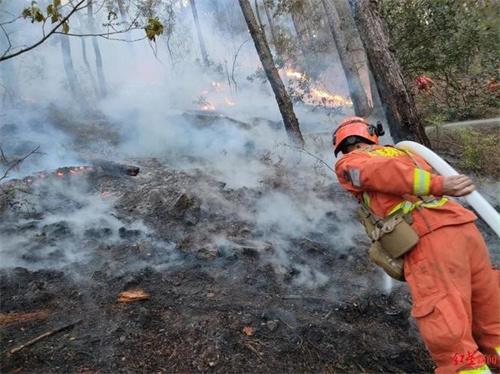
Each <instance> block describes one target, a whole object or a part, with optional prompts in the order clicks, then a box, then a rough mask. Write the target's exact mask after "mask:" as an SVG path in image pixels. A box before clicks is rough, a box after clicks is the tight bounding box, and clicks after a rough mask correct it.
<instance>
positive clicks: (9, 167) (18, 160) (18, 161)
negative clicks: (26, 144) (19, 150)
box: [0, 146, 40, 181]
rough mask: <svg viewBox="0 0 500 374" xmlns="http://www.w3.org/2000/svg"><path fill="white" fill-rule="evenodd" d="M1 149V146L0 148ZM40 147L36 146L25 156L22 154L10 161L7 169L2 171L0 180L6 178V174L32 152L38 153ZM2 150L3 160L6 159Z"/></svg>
mask: <svg viewBox="0 0 500 374" xmlns="http://www.w3.org/2000/svg"><path fill="white" fill-rule="evenodd" d="M0 149H1V148H0ZM39 149H40V146H37V147H36V148H35V149H33V150H32V151H31V152H30V153H28V154H27V155H26V156H23V157H21V158H19V159H17V160H14V161H12V162H11V163H10V165H9V166H8V167H7V169H6V170H5V172H4V173H3V175H2V176H1V177H0V181H1V180H3V179H5V178H7V176H8V175H9V172H10V171H11V170H12V169H14V168H16V167H18V166H19V165H21V164H22V163H23V162H24V160H26V159H27V158H28V157H30V156H31V155H32V154H35V153H39V152H38V150H39ZM1 152H2V158H3V159H4V160H6V158H5V154H4V153H3V150H2V151H1Z"/></svg>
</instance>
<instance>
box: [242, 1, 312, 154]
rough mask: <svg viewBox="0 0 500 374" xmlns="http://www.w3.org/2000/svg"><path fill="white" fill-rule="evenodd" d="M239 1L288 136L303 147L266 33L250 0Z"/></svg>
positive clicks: (290, 102) (290, 103)
mask: <svg viewBox="0 0 500 374" xmlns="http://www.w3.org/2000/svg"><path fill="white" fill-rule="evenodd" d="M239 2H240V7H241V11H242V12H243V16H244V17H245V21H246V23H247V25H248V30H249V32H250V35H251V36H252V39H253V42H254V44H255V49H256V50H257V53H258V55H259V58H260V61H261V63H262V67H263V68H264V71H265V73H266V76H267V79H268V80H269V83H270V84H271V87H272V89H273V92H274V96H275V97H276V101H277V103H278V107H279V110H280V112H281V116H282V117H283V123H284V125H285V130H286V132H287V134H288V137H289V139H290V140H291V141H292V142H293V143H295V144H296V145H298V146H299V147H303V146H304V139H303V138H302V134H301V132H300V127H299V121H298V120H297V117H296V116H295V112H294V111H293V105H292V101H291V100H290V97H289V96H288V93H287V92H286V89H285V85H284V84H283V81H282V80H281V77H280V76H279V73H278V69H276V65H275V64H274V60H273V56H272V54H271V50H270V49H269V45H268V44H267V41H266V38H265V36H264V33H263V32H262V29H261V28H260V27H259V26H258V25H257V21H256V19H255V16H254V14H253V11H252V7H251V5H250V2H249V0H239Z"/></svg>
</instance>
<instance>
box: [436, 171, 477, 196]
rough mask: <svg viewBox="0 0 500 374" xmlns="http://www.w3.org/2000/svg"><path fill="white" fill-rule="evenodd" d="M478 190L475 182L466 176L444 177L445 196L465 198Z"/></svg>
mask: <svg viewBox="0 0 500 374" xmlns="http://www.w3.org/2000/svg"><path fill="white" fill-rule="evenodd" d="M475 189H476V186H474V182H473V181H472V179H470V178H469V177H468V176H466V175H451V176H449V177H444V181H443V195H448V196H456V197H460V196H465V195H468V194H470V193H471V192H472V191H474V190H475Z"/></svg>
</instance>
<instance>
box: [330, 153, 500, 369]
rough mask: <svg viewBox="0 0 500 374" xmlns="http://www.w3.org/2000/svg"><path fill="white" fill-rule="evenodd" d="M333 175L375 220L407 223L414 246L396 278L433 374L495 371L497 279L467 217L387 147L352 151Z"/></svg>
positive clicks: (421, 171) (435, 182)
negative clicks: (401, 217)
mask: <svg viewBox="0 0 500 374" xmlns="http://www.w3.org/2000/svg"><path fill="white" fill-rule="evenodd" d="M335 168H336V174H337V177H338V179H339V181H340V184H341V185H342V186H343V187H344V188H345V189H347V190H348V191H349V192H351V193H353V194H354V195H355V196H356V197H357V198H358V200H359V201H361V200H364V202H365V203H366V204H367V205H368V206H369V207H370V209H371V210H372V211H373V213H374V214H375V215H377V216H380V217H386V216H387V215H389V214H391V213H393V212H395V211H396V210H398V209H402V210H403V211H404V212H408V213H409V214H411V216H412V220H413V222H412V227H413V228H414V229H415V231H416V232H417V233H418V234H419V236H420V241H419V243H418V244H417V245H416V246H415V247H414V248H413V249H412V250H411V251H410V252H408V253H406V254H405V256H404V272H405V278H406V281H407V282H408V285H409V287H410V291H411V295H412V298H413V307H412V312H411V314H412V316H413V317H415V319H416V321H417V326H418V328H419V330H420V333H421V335H422V338H423V340H424V342H425V344H426V346H427V349H428V350H429V351H430V353H431V355H432V357H433V359H434V361H435V363H436V365H437V369H436V373H440V374H443V373H456V372H460V373H462V372H464V373H469V374H470V373H474V374H476V373H483V372H488V371H487V370H488V367H487V366H486V364H489V365H490V367H491V366H500V359H499V357H500V356H499V355H500V285H499V279H500V277H499V276H500V272H499V271H496V270H494V269H493V268H492V265H491V262H490V259H489V255H488V249H487V247H486V245H485V243H484V240H483V238H482V236H481V234H480V232H479V231H478V230H477V228H476V226H475V224H474V223H473V221H474V220H475V219H476V218H477V217H476V216H475V215H474V213H472V212H471V211H470V210H467V209H465V208H464V207H462V206H461V205H460V204H458V203H456V202H454V201H453V200H451V199H448V198H445V197H441V196H442V191H443V177H442V176H440V175H436V174H432V170H431V167H430V166H429V165H428V164H427V163H426V162H425V161H424V160H423V159H422V158H420V157H419V156H418V155H413V154H410V153H409V152H406V151H402V150H399V149H397V148H394V147H390V146H386V147H383V146H379V145H370V146H368V147H366V148H363V149H357V150H354V151H352V152H349V153H348V154H346V155H344V156H343V157H342V158H341V159H340V160H339V161H338V162H337V163H336V165H335ZM429 195H433V196H429ZM424 196H425V197H424ZM434 196H438V197H437V198H435V197H434ZM495 364H496V365H495ZM473 368H474V369H473Z"/></svg>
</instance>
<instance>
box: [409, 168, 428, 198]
mask: <svg viewBox="0 0 500 374" xmlns="http://www.w3.org/2000/svg"><path fill="white" fill-rule="evenodd" d="M430 189H431V173H429V172H427V171H425V170H422V169H414V171H413V194H414V195H416V196H422V195H428V194H429V192H430Z"/></svg>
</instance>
